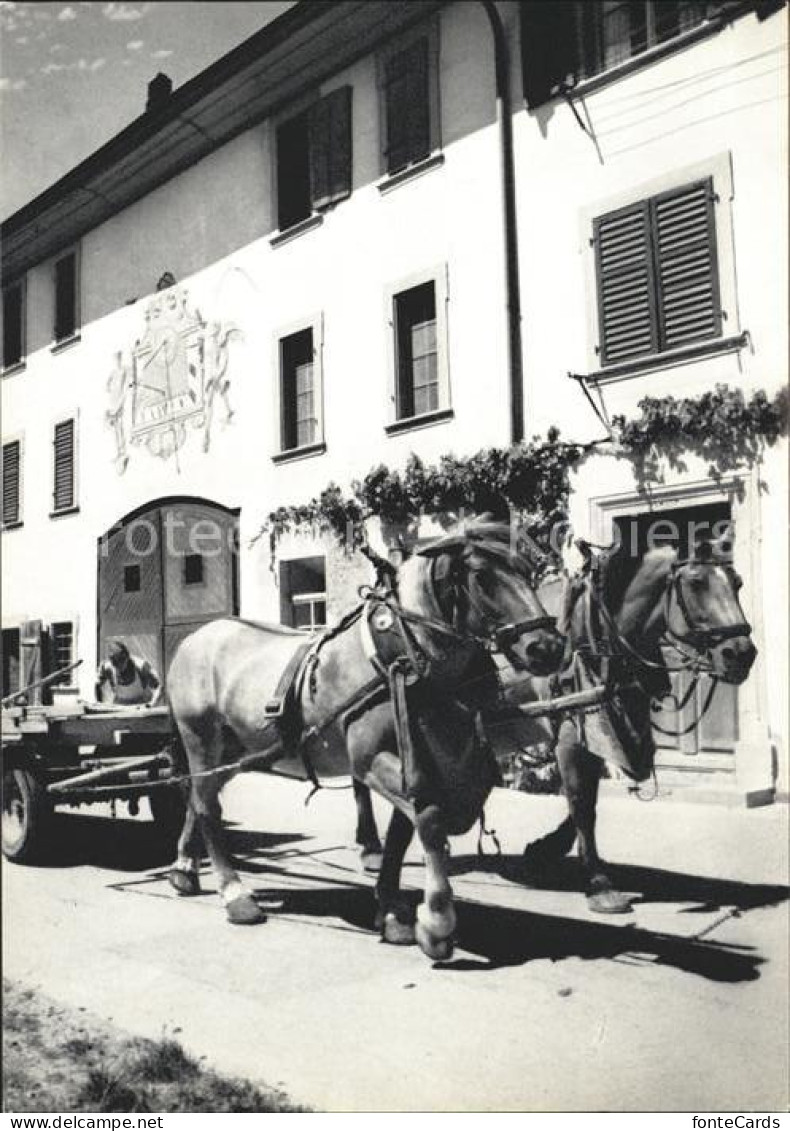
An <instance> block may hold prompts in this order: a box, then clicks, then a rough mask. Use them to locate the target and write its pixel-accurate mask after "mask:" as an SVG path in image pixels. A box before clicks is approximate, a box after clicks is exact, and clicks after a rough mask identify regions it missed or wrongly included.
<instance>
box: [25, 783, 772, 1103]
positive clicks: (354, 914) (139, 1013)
mask: <svg viewBox="0 0 790 1131" xmlns="http://www.w3.org/2000/svg"><path fill="white" fill-rule="evenodd" d="M305 794H306V789H305V787H304V786H302V785H295V784H293V783H289V782H284V781H281V780H276V779H272V778H264V777H261V776H258V775H248V776H246V777H245V778H243V779H239V780H237V781H236V782H233V783H231V785H230V786H229V787H228V790H227V792H226V815H227V817H228V818H230V819H231V820H232V821H233V822H234V828H233V837H234V848H235V851H236V852H237V854H238V856H239V858H240V860H241V861H242V862H243V869H244V871H245V872H246V873H247V877H248V880H249V883H250V884H251V885H252V886H253V887H254V889H255V890H256V892H258V893H259V896H260V898H261V899H262V900H263V901H264V902H266V903H268V904H270V905H271V907H272V911H271V914H270V918H269V922H268V923H267V924H265V925H264V926H261V927H255V928H233V927H230V926H228V925H227V924H226V923H225V921H224V916H223V914H222V912H221V909H220V907H219V904H218V901H217V897H216V894H214V893H213V891H212V888H213V883H212V880H211V877H210V875H208V874H207V875H206V876H205V877H204V883H205V887H206V894H205V895H203V896H201V897H199V898H197V899H192V900H185V899H177V898H175V897H174V896H171V895H170V892H169V890H168V887H167V885H166V882H165V880H164V868H163V862H162V861H161V860H159V861H157V860H155V859H153V858H152V857H151V854H150V849H149V847H148V845H149V838H148V835H147V831H148V830H147V828H146V822H144V821H141V820H138V821H136V822H131V821H124V822H117V821H116V822H111V821H110V820H109V819H106V818H103V817H96V816H80V815H78V814H70V815H67V816H65V817H64V818H63V821H62V832H63V838H64V841H63V843H64V852H63V856H62V858H61V860H60V861H59V864H58V866H56V867H51V868H49V869H33V868H23V867H18V866H16V867H15V866H11V865H8V864H6V863H4V876H3V878H4V973H5V975H6V976H8V977H12V978H16V979H19V980H21V981H22V982H24V983H26V984H29V985H33V986H39V987H40V988H41V989H42V990H44V991H45V992H46V993H47V994H49V995H50V996H52V997H54V998H56V999H58V1000H60V1001H62V1002H64V1003H66V1004H69V1005H72V1006H82V1007H84V1008H87V1009H89V1010H92V1011H93V1012H95V1013H98V1014H100V1015H102V1016H104V1017H108V1018H112V1019H113V1021H114V1022H115V1023H116V1024H117V1025H119V1026H121V1027H122V1028H125V1029H127V1030H129V1031H131V1032H134V1033H138V1034H140V1035H146V1036H151V1037H159V1036H161V1035H162V1033H163V1031H166V1032H173V1031H178V1036H179V1039H180V1040H181V1041H182V1043H183V1044H184V1046H185V1047H186V1048H187V1049H188V1050H189V1051H190V1052H192V1053H194V1054H196V1055H205V1056H206V1057H207V1060H208V1062H209V1063H210V1064H212V1065H213V1066H215V1067H218V1068H220V1069H222V1070H225V1071H228V1072H232V1073H238V1074H243V1075H245V1076H248V1077H250V1078H252V1079H258V1080H264V1081H266V1082H268V1083H271V1084H280V1085H281V1086H283V1087H284V1088H286V1089H287V1090H288V1092H289V1093H290V1094H291V1095H292V1097H293V1098H294V1099H296V1100H297V1101H300V1102H303V1103H308V1104H312V1105H315V1106H316V1107H318V1108H320V1109H324V1110H356V1111H387V1110H389V1111H436V1110H439V1111H441V1110H472V1111H487V1110H492V1111H508V1110H520V1111H537V1110H602V1109H603V1110H607V1109H609V1110H622V1111H639V1110H691V1111H706V1110H708V1111H710V1110H714V1111H715V1110H727V1109H730V1110H732V1109H762V1110H781V1109H784V1108H785V1107H786V1105H787V1102H788V1080H787V1049H788V1032H787V1007H786V1003H787V926H788V914H787V908H788V904H787V888H786V886H784V885H786V883H787V877H788V870H787V857H786V852H787V808H786V807H782V806H774V807H771V808H767V809H761V810H752V811H749V812H747V811H738V810H733V809H727V808H723V807H715V806H701V805H692V804H686V803H672V802H669V803H668V802H658V803H655V804H653V805H645V804H640V803H639V802H638V801H634V800H630V799H622V800H620V799H607V800H605V801H604V802H603V803H602V805H601V811H600V812H601V815H600V829H601V840H602V842H603V850H604V851H605V853H606V854H607V855H608V857H609V858H610V859H613V860H618V861H627V862H628V865H627V866H621V868H620V871H619V875H620V878H621V883H622V884H623V886H625V887H627V888H628V890H633V891H636V892H641V893H642V895H643V899H642V900H641V902H639V903H638V904H637V905H636V909H635V912H634V914H633V915H629V916H625V917H619V918H617V919H613V918H604V919H602V918H601V917H598V916H593V915H591V914H589V913H588V912H587V910H586V906H585V904H584V900H583V898H582V897H581V896H580V895H579V894H578V893H577V890H576V885H577V883H578V876H577V873H576V868H575V864H574V862H573V861H568V862H566V864H565V865H563V866H561V867H560V868H559V869H558V870H557V871H556V873H555V874H554V875H553V876H551V877H546V878H545V880H544V881H543V882H542V884H541V886H539V887H535V886H532V887H528V886H525V884H524V883H523V882H521V877H520V876H519V869H518V863H519V862H518V854H519V852H520V850H521V848H522V847H523V843H524V840H525V839H526V838H527V836H528V835H529V837H532V836H536V835H540V834H541V833H543V832H546V831H548V829H549V828H551V827H552V825H553V823H554V822H555V819H556V818H558V817H559V815H560V813H561V812H562V802H561V799H559V798H528V797H525V796H523V795H518V794H512V793H507V792H505V791H501V790H497V791H495V794H494V797H493V799H492V803H491V804H490V805H489V808H488V816H489V823H490V824H493V826H494V827H495V828H496V829H497V830H498V833H499V837H500V839H501V841H502V846H503V850H504V853H505V855H504V857H503V859H502V860H501V861H498V862H495V863H493V864H492V862H491V861H483V862H482V863H481V861H479V860H478V859H477V857H476V855H475V848H476V838H475V837H474V836H469V837H466V838H463V839H459V840H457V841H455V842H454V845H453V856H454V869H455V872H456V877H455V879H454V886H455V889H456V892H457V894H458V896H459V901H460V902H459V947H458V949H457V950H456V953H455V956H454V958H453V960H452V961H451V962H449V963H447V964H445V965H444V966H433V967H432V966H431V964H430V963H429V962H428V961H427V960H426V959H424V958H423V957H422V955H421V954H420V953H419V952H418V951H417V950H415V949H411V948H405V949H403V948H394V947H385V946H383V945H381V944H379V943H378V941H377V940H376V938H375V936H374V935H372V934H371V933H370V931H369V928H370V924H371V920H372V899H371V895H370V890H369V888H370V884H369V881H368V880H367V879H366V878H365V877H364V876H362V875H361V874H360V873H359V871H358V870H357V868H356V863H355V854H354V852H353V851H352V849H351V848H350V847H349V844H348V842H349V840H350V831H351V827H352V803H351V798H350V794H349V793H347V792H333V793H330V792H325V793H322V794H320V795H318V796H317V797H316V798H315V799H314V800H313V802H312V803H311V805H310V807H309V808H308V809H305V808H304V805H303V799H304V797H305ZM409 859H410V860H411V859H412V858H411V857H410V858H409ZM406 880H407V882H408V884H409V885H410V886H414V887H417V886H419V883H420V870H419V866H418V863H417V859H416V857H414V862H413V863H411V864H409V866H407V868H406Z"/></svg>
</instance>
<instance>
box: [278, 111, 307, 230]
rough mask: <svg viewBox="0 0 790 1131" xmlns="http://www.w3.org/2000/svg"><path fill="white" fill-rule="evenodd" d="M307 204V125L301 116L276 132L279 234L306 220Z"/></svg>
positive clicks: (305, 117)
mask: <svg viewBox="0 0 790 1131" xmlns="http://www.w3.org/2000/svg"><path fill="white" fill-rule="evenodd" d="M311 212H312V204H311V200H310V155H309V122H308V115H307V114H300V115H299V116H298V117H296V118H291V120H290V121H288V122H283V124H282V125H281V126H279V127H278V128H277V223H278V225H279V227H280V230H281V231H282V230H283V229H285V228H290V227H291V225H292V224H298V223H299V221H300V220H305V219H307V217H308V216H309V215H310V214H311Z"/></svg>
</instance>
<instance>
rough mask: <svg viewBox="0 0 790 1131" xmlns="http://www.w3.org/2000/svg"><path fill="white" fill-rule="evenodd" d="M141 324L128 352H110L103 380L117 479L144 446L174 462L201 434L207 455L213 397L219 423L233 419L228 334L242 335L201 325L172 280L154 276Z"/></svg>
mask: <svg viewBox="0 0 790 1131" xmlns="http://www.w3.org/2000/svg"><path fill="white" fill-rule="evenodd" d="M145 322H146V326H145V331H144V333H143V335H142V337H140V338H138V340H137V341H136V342H135V344H134V347H133V348H132V349H131V350H130V351H126V352H123V351H119V352H118V353H116V355H115V367H114V369H113V371H112V373H110V375H109V377H108V379H107V393H108V397H109V402H110V403H109V407H108V409H107V413H106V420H107V424H108V426H109V427H111V428H112V429H113V431H114V434H115V447H116V453H115V466H116V469H117V471H118V473H119V474H122V473H123V472H124V471H125V470H126V467H127V465H128V463H129V458H130V445H144V446H145V447H146V448H147V449H148V451H149V452H151V454H152V455H155V456H159V457H160V458H161V459H169V458H170V457H171V456H175V458H176V463H177V461H178V456H177V453H178V451H179V449H180V448H181V447H182V446H183V444H184V443H185V442H186V439H187V435H188V432H189V431H190V430H193V429H199V430H201V431H202V434H203V451H204V452H207V451H208V450H209V446H210V443H211V427H212V423H213V418H214V410H215V407H216V402H217V399H218V398H219V400H220V402H221V404H222V407H223V409H224V420H223V423H228V422H229V421H230V420H231V418H232V416H233V410H232V408H231V405H230V400H229V388H230V380H229V378H228V376H227V370H228V362H229V358H230V351H229V348H228V347H229V343H230V342H231V340H232V339H233V338H234V337H241V331H240V330H239V329H238V327H236V326H234V325H232V324H230V323H222V322H207V321H206V320H205V319H204V318H203V317H202V316H201V314H200V312H199V311H198V310H197V309H195V308H194V307H192V306H191V305H190V303H189V295H188V292H187V290H186V288H185V287H180V286H178V285H176V282H175V280H174V279H173V277H172V276H171V275H164V276H163V277H162V279H160V281H159V284H158V286H157V293H156V294H155V295H154V296H153V297H152V298H151V299H149V301H148V303H147V305H146V308H145Z"/></svg>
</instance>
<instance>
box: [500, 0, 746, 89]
mask: <svg viewBox="0 0 790 1131" xmlns="http://www.w3.org/2000/svg"><path fill="white" fill-rule="evenodd" d="M738 9H741V10H745V9H744V6H743V5H739V4H738V3H736V2H735V0H530V2H529V3H523V4H521V55H522V69H523V82H524V96H525V98H526V100H527V104H528V105H529V106H530V107H534V106H539V105H540V104H541V103H542V102H545V101H546V100H547V99H549V98H551V97H552V96H553V95H554V94H556V93H557V92H558V91H559V89H560V88H561V87H562V85H563V84H567V85H568V86H573V85H574V83H576V82H580V81H581V80H583V79H588V78H592V76H594V75H598V74H601V73H602V72H605V71H607V70H609V69H610V68H612V67H616V66H618V65H620V64H622V63H625V62H627V61H628V60H629V59H634V58H638V56H639V55H641V54H643V53H644V52H646V51H649V50H651V49H652V48H656V47H660V46H661V45H663V44H671V42H672V40H674V39H677V38H678V37H679V36H681V35H683V34H684V33H686V32H689V31H692V30H693V29H694V28H701V27H703V26H704V25H706V24H709V25H712V26H714V27H715V26H716V25H715V23H714V21H715V20H716V19H717V17H722V16H726V15H727V13H728V11H732V12H733V13H735V14H738V12H737V10H738Z"/></svg>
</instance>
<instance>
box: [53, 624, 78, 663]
mask: <svg viewBox="0 0 790 1131" xmlns="http://www.w3.org/2000/svg"><path fill="white" fill-rule="evenodd" d="M50 641H51V647H52V670H53V671H54V672H59V671H61V669H62V668H67V667H69V666H70V665H71V664H72V663H73V660H74V625H73V624H72V622H71V621H70V620H62V621H56V622H54V623H53V624H52V625H51V626H50Z"/></svg>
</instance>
